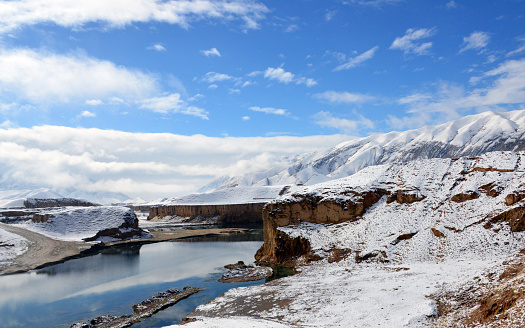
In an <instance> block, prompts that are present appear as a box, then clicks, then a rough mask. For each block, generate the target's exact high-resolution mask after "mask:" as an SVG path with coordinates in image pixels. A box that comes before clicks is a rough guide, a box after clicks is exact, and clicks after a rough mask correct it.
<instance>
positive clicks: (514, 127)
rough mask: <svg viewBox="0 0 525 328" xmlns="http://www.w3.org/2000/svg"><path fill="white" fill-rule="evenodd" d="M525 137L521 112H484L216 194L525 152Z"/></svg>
mask: <svg viewBox="0 0 525 328" xmlns="http://www.w3.org/2000/svg"><path fill="white" fill-rule="evenodd" d="M524 137H525V110H519V111H513V112H506V113H496V112H484V113H481V114H477V115H471V116H466V117H464V118H461V119H459V120H456V121H451V122H448V123H445V124H441V125H436V126H425V127H422V128H420V129H417V130H410V131H405V132H390V133H386V134H377V135H372V136H369V137H365V138H360V139H353V140H350V141H347V142H344V143H341V144H339V145H337V146H336V147H334V148H332V149H329V150H327V151H324V152H315V153H311V154H307V155H304V156H303V157H302V158H301V159H299V160H297V161H296V162H294V163H293V164H292V165H290V166H288V167H286V168H283V169H279V170H276V169H273V170H269V171H267V172H262V173H257V174H248V175H244V176H241V177H233V178H228V179H226V178H221V179H222V181H224V182H225V183H224V184H222V185H221V186H220V187H218V189H224V188H231V187H238V186H251V185H258V186H267V185H286V184H304V185H312V184H315V183H320V182H324V181H329V180H333V179H338V178H343V177H347V176H349V175H352V174H354V173H356V172H358V171H359V170H361V169H363V168H365V167H368V166H372V165H378V164H386V163H394V162H408V161H411V160H415V159H427V158H454V157H461V156H479V155H481V154H484V153H486V152H490V151H497V150H506V151H518V150H525V138H524ZM211 185H213V184H211ZM215 185H217V184H215Z"/></svg>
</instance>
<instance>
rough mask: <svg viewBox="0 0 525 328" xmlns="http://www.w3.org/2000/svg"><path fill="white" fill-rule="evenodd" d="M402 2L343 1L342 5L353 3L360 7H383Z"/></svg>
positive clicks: (375, 0)
mask: <svg viewBox="0 0 525 328" xmlns="http://www.w3.org/2000/svg"><path fill="white" fill-rule="evenodd" d="M401 1H403V0H346V1H343V4H350V3H355V4H358V5H361V6H368V7H377V8H379V7H381V6H383V5H394V4H396V3H399V2H401Z"/></svg>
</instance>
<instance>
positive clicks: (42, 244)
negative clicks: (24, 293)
mask: <svg viewBox="0 0 525 328" xmlns="http://www.w3.org/2000/svg"><path fill="white" fill-rule="evenodd" d="M0 229H4V230H5V231H8V232H11V233H14V234H17V235H20V236H22V237H24V238H26V239H27V240H29V241H30V242H31V243H30V244H29V249H28V250H27V251H26V252H25V253H24V254H22V255H20V256H18V257H17V258H15V259H14V260H12V262H14V263H15V265H12V266H9V267H5V268H0V274H6V273H14V272H19V271H27V270H31V269H34V268H37V267H39V266H41V265H43V264H46V263H50V262H58V261H61V260H63V259H65V258H67V257H70V256H75V255H78V254H80V252H82V251H83V250H86V249H89V248H90V247H91V246H93V244H88V243H85V242H71V241H61V240H55V239H51V238H49V237H46V236H44V235H41V234H39V233H36V232H32V231H29V230H26V229H23V228H19V227H14V226H12V225H8V224H3V223H0Z"/></svg>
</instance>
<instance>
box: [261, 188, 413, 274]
mask: <svg viewBox="0 0 525 328" xmlns="http://www.w3.org/2000/svg"><path fill="white" fill-rule="evenodd" d="M348 193H351V194H352V195H353V196H354V197H353V199H354V200H351V199H346V200H335V199H324V198H323V197H321V196H312V195H301V194H294V195H292V196H293V198H294V200H293V201H277V202H272V203H268V204H266V206H264V208H263V213H262V218H263V234H264V244H263V246H261V248H260V249H259V251H257V254H256V255H255V258H256V260H257V263H258V264H260V265H283V266H290V267H293V266H295V265H297V264H303V263H306V262H308V261H310V260H312V259H317V258H318V257H316V256H315V255H313V254H310V251H311V247H310V244H309V242H308V240H307V239H304V238H291V237H289V236H288V235H286V234H285V233H283V232H282V231H279V230H278V229H277V228H278V227H285V226H288V225H299V224H301V223H303V222H309V223H323V224H332V223H342V222H347V221H353V220H357V219H359V218H361V216H362V215H363V214H364V213H365V211H366V210H367V209H368V208H369V207H371V206H373V205H374V204H375V203H377V202H378V201H379V200H380V199H381V198H382V197H383V196H385V195H387V196H389V197H390V196H391V194H390V193H389V192H388V191H386V190H384V189H374V190H369V191H366V192H363V193H358V192H356V191H353V190H348ZM408 198H410V197H409V196H408V194H406V193H404V192H403V191H399V192H396V197H395V198H394V200H397V201H399V202H404V201H405V200H406V199H408ZM411 199H412V198H411ZM394 200H392V201H394ZM412 200H413V201H416V200H415V199H412Z"/></svg>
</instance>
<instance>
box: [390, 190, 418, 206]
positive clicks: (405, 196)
mask: <svg viewBox="0 0 525 328" xmlns="http://www.w3.org/2000/svg"><path fill="white" fill-rule="evenodd" d="M423 199H425V196H423V195H421V194H420V193H419V192H417V190H397V191H396V192H394V193H393V194H392V195H390V196H388V197H387V199H386V202H387V203H388V204H389V203H392V202H394V201H397V202H398V203H399V204H412V203H415V202H419V201H422V200H423Z"/></svg>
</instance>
